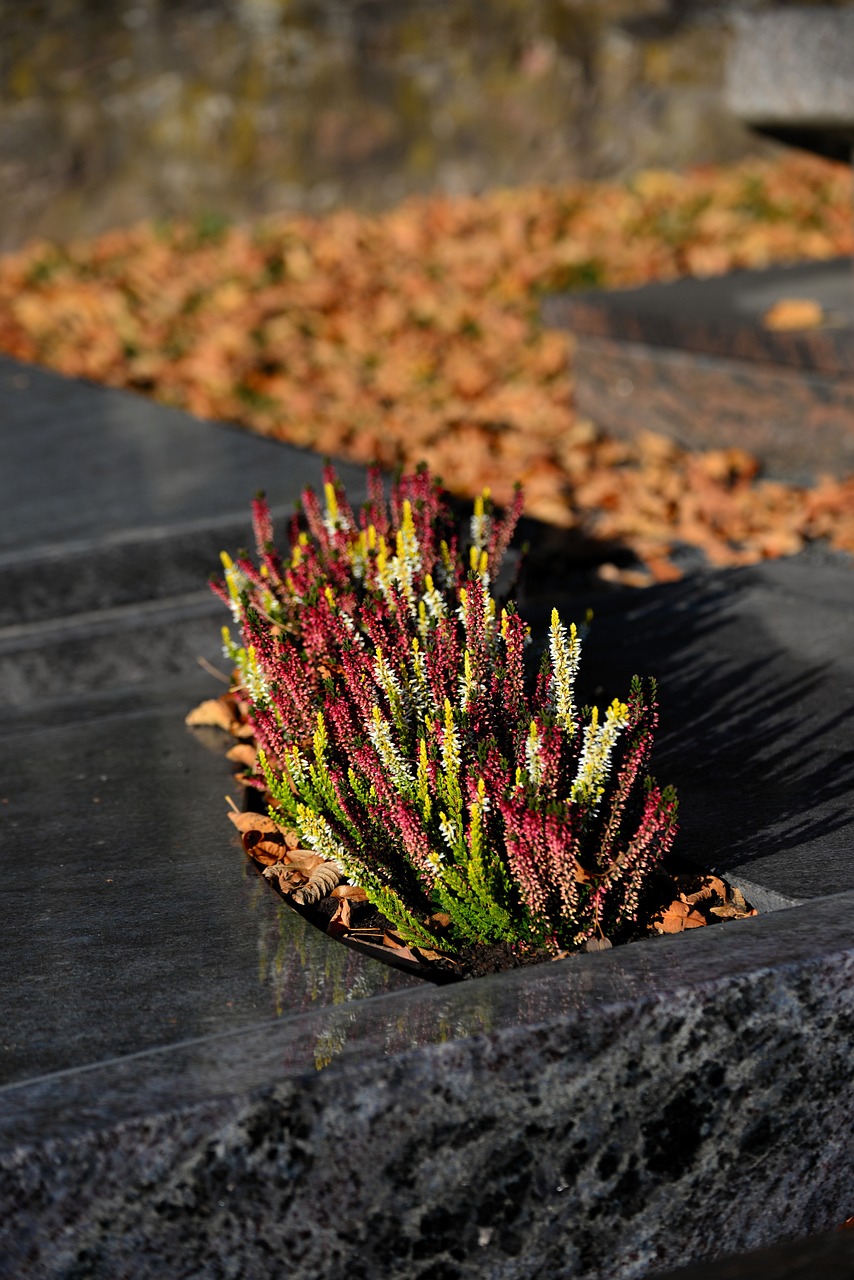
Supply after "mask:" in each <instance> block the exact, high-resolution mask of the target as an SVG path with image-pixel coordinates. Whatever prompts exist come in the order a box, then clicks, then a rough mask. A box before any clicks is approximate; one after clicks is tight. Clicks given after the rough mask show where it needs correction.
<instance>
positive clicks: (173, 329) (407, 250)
mask: <svg viewBox="0 0 854 1280" xmlns="http://www.w3.org/2000/svg"><path fill="white" fill-rule="evenodd" d="M851 250H852V219H851V174H850V170H849V169H848V168H847V167H845V166H841V165H840V166H834V165H831V164H828V163H825V162H823V161H821V160H818V159H814V158H810V157H806V156H795V155H793V156H791V157H789V158H786V159H784V160H782V161H780V162H777V163H767V162H762V163H760V162H755V161H754V162H749V163H742V164H740V165H737V166H735V167H731V168H727V169H708V170H703V171H696V172H691V173H687V174H683V175H677V174H672V173H662V172H650V173H643V174H640V175H637V176H636V177H634V178H633V179H631V180H629V181H627V182H624V183H619V184H616V183H611V184H595V183H587V184H579V183H576V184H572V185H567V186H563V187H558V188H552V189H545V188H525V189H519V190H503V191H494V192H490V193H487V194H485V195H483V196H479V197H476V198H467V199H449V198H445V197H441V196H434V197H430V198H418V199H412V200H409V201H407V202H405V203H404V204H402V205H400V206H399V207H397V208H395V209H393V210H391V211H390V212H387V213H384V214H381V215H378V216H377V215H371V216H368V215H360V214H357V213H355V212H352V211H347V210H343V211H339V212H334V213H331V214H329V215H327V216H325V217H321V218H308V217H283V218H279V219H273V220H266V221H263V222H259V223H257V224H255V225H252V226H247V227H226V226H223V227H219V228H217V227H216V226H215V225H214V224H213V223H212V222H211V220H210V219H207V220H205V222H204V223H202V224H199V225H198V226H190V225H177V224H160V223H156V224H155V223H147V224H144V225H141V226H138V227H134V228H132V229H130V230H123V231H114V232H110V233H108V234H106V235H103V236H101V237H99V238H98V239H95V240H90V241H80V242H73V243H69V244H65V245H54V244H48V243H34V244H30V245H28V246H26V247H25V248H24V249H22V250H21V251H20V252H18V253H16V254H13V255H11V256H8V257H5V258H3V259H0V349H2V350H3V351H5V352H7V353H9V354H11V355H13V356H17V357H19V358H21V359H23V360H29V361H35V362H38V363H42V364H47V365H50V366H51V367H53V368H55V369H58V370H61V371H62V372H64V373H67V374H71V375H75V376H81V377H86V378H90V379H94V380H95V381H98V382H103V383H108V384H110V385H112V386H121V387H130V388H135V389H137V390H139V391H142V392H145V393H147V394H150V395H152V396H154V397H156V398H157V399H158V400H161V401H164V402H166V403H168V404H174V405H179V406H182V407H184V408H186V409H188V410H190V411H191V412H193V413H197V414H200V415H203V416H209V417H213V418H221V419H227V420H230V421H234V422H239V423H242V424H243V425H245V426H246V427H248V428H251V429H252V430H255V431H259V432H262V433H264V434H267V435H271V436H275V437H278V438H281V439H283V440H288V441H291V442H292V443H294V444H297V445H304V446H307V447H310V448H312V449H315V450H318V451H320V452H321V453H327V454H331V455H335V456H338V457H347V458H351V459H354V460H356V461H359V462H364V461H368V460H372V459H376V460H378V461H380V462H382V463H384V464H395V463H403V464H406V465H407V466H409V467H411V466H413V465H414V464H415V463H417V462H419V461H421V460H424V461H426V462H427V463H429V465H430V467H431V469H432V470H433V471H434V472H435V473H438V474H440V475H442V476H443V477H444V479H445V482H446V484H447V485H448V486H449V487H450V488H452V489H453V490H454V491H455V492H457V493H459V494H461V495H464V496H471V495H473V494H474V493H476V492H478V491H480V490H481V489H482V488H483V486H484V485H488V486H490V487H491V488H492V491H493V494H494V495H495V497H496V499H497V500H498V501H499V502H501V501H505V500H506V498H507V497H508V496H509V494H510V491H511V489H512V485H513V483H514V482H515V481H517V480H519V481H521V482H522V484H523V485H524V487H525V492H526V506H527V510H528V511H529V512H530V513H531V514H532V515H534V516H536V517H538V518H540V519H543V520H547V521H550V522H553V523H555V524H558V525H561V526H564V527H577V528H580V529H582V530H583V531H585V532H586V533H588V534H591V535H593V536H595V537H597V538H601V539H603V540H606V541H610V542H614V543H619V544H622V545H624V546H626V547H628V548H630V549H631V550H633V551H634V552H635V553H636V555H637V557H638V558H639V559H640V560H641V561H642V562H643V563H644V565H645V566H646V568H645V570H644V571H643V572H639V571H636V573H635V576H634V579H633V581H635V582H636V583H637V584H638V585H640V584H641V583H642V582H644V581H649V580H650V578H651V577H652V578H655V579H666V578H669V577H678V576H679V570H678V568H677V566H676V565H675V564H674V562H673V560H672V559H671V552H672V550H673V548H674V546H676V545H678V544H686V543H687V544H691V545H694V546H698V547H700V548H702V550H703V551H704V552H705V554H706V556H707V557H708V559H709V560H710V561H711V563H713V564H715V565H732V564H742V563H745V562H751V561H755V560H758V559H762V558H763V557H768V556H778V555H785V554H789V553H793V552H796V551H798V550H799V549H800V548H801V547H802V546H803V545H804V544H805V543H806V542H809V541H812V540H815V539H827V541H828V542H829V543H830V545H831V546H833V547H837V548H841V549H845V550H848V551H854V479H852V478H849V479H847V480H833V479H829V478H828V479H824V480H822V481H821V482H820V483H819V484H818V485H816V486H815V487H813V488H808V489H804V488H799V487H796V486H791V485H784V484H777V483H770V482H768V481H765V480H763V479H762V478H761V476H759V474H758V467H757V464H756V463H755V461H754V460H753V459H752V458H750V457H749V456H748V455H746V454H744V453H743V452H741V451H740V450H737V449H730V450H713V451H710V452H705V453H688V452H685V451H684V450H681V449H679V448H677V447H676V446H675V445H672V444H670V443H668V442H666V441H664V440H662V439H661V438H659V437H656V436H652V435H646V436H641V437H640V438H639V439H638V440H637V441H635V442H633V443H623V442H618V441H616V440H614V439H612V438H609V437H608V436H607V435H605V434H603V433H602V432H601V431H599V430H598V429H597V428H596V426H595V425H594V424H591V423H589V422H581V421H578V420H577V419H576V417H575V415H574V412H573V407H572V398H573V388H572V372H571V368H570V367H569V364H568V360H567V340H566V337H565V335H563V334H561V333H557V332H550V331H546V330H544V329H543V327H542V324H541V322H540V319H539V305H540V299H541V297H542V295H543V294H546V293H549V292H553V291H559V290H565V289H567V288H573V287H576V286H588V285H603V286H605V285H607V286H611V285H614V286H620V285H632V284H638V283H641V282H644V281H647V280H662V279H670V278H672V277H675V276H679V275H709V274H715V273H720V272H724V271H728V270H730V269H733V268H738V267H764V266H766V265H768V264H770V263H772V262H783V261H792V260H796V259H801V258H824V257H830V256H833V255H836V254H841V253H850V252H851ZM605 572H606V574H608V573H611V574H612V575H616V576H620V573H621V570H619V569H616V568H614V567H610V568H609V567H608V566H606V568H605Z"/></svg>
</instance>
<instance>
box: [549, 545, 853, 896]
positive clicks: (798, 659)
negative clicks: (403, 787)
mask: <svg viewBox="0 0 854 1280" xmlns="http://www.w3.org/2000/svg"><path fill="white" fill-rule="evenodd" d="M587 604H589V605H590V606H591V608H592V610H593V620H592V623H591V627H590V633H589V636H588V638H587V640H586V642H585V649H584V658H583V660H582V666H581V679H580V685H579V696H580V697H581V698H582V699H585V700H586V701H588V702H590V703H593V702H598V704H599V705H600V706H601V705H603V704H604V703H606V702H608V701H610V700H611V699H612V698H613V697H615V696H621V697H622V696H624V694H625V692H626V690H627V688H628V683H629V680H630V678H631V676H632V675H633V674H636V673H637V674H643V675H650V676H653V677H654V678H655V679H656V680H657V682H658V691H659V701H660V716H661V723H660V728H659V732H658V735H657V738H656V754H655V759H654V762H653V765H654V771H655V773H656V775H657V776H658V778H659V779H660V780H662V781H666V782H673V783H674V784H675V785H676V787H677V789H678V792H679V796H680V835H679V846H678V847H679V850H680V852H681V853H682V855H683V856H685V857H686V858H688V859H689V860H693V861H696V862H697V863H698V864H699V865H701V866H703V867H704V868H708V869H713V870H716V871H718V872H720V873H721V874H723V875H725V876H726V877H727V878H728V879H729V880H730V881H732V882H733V883H734V884H737V885H738V886H739V887H740V888H741V889H742V891H743V892H744V893H745V895H746V896H747V897H748V898H749V899H750V901H751V902H752V903H753V904H754V905H755V906H756V907H757V908H758V909H759V910H774V909H776V908H777V907H782V906H790V905H792V904H793V903H795V902H800V901H804V900H806V899H810V898H816V897H821V896H823V895H825V894H828V893H839V892H843V891H845V890H848V889H852V888H854V650H852V646H851V639H850V638H851V635H852V634H854V563H852V560H851V558H850V557H849V556H847V555H844V554H842V553H840V554H834V553H830V552H826V551H823V550H822V549H820V548H817V547H816V548H813V549H811V550H809V551H807V552H805V553H804V554H802V555H799V556H794V557H791V558H788V559H782V560H776V561H768V562H766V563H764V564H760V565H755V566H751V567H749V568H744V569H735V570H724V571H715V572H699V573H694V574H691V575H689V576H688V577H686V578H685V579H683V580H682V581H681V582H677V583H670V584H667V585H663V586H658V587H652V588H649V589H647V590H644V591H642V592H634V591H626V590H624V591H618V592H614V593H613V594H609V595H605V596H600V597H598V598H594V599H591V600H590V601H584V602H578V601H575V602H573V600H572V599H571V598H566V599H564V600H561V604H560V607H561V611H562V614H565V615H566V616H567V617H572V616H573V613H574V616H575V617H577V618H579V619H581V618H583V616H584V607H585V606H586V605H587ZM543 605H544V607H540V608H537V605H536V601H534V600H531V601H529V602H528V605H527V607H526V608H525V610H524V611H525V613H526V616H529V617H530V618H531V621H532V624H534V629H535V631H536V632H538V633H539V634H541V635H542V634H543V633H544V629H545V627H546V626H547V617H548V609H549V608H550V603H547V602H543Z"/></svg>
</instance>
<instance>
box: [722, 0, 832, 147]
mask: <svg viewBox="0 0 854 1280" xmlns="http://www.w3.org/2000/svg"><path fill="white" fill-rule="evenodd" d="M734 16H735V21H734V24H733V25H734V39H733V41H732V44H731V46H730V50H729V57H728V59H727V67H726V84H725V89H724V97H725V101H726V105H727V107H728V108H729V110H730V111H732V113H733V114H734V115H735V116H737V117H738V118H739V119H740V120H742V121H743V122H744V123H745V124H749V125H751V127H752V128H754V129H756V130H758V131H759V132H761V133H764V134H766V135H767V136H768V137H772V138H776V139H778V140H779V141H781V142H787V143H789V144H790V145H793V146H799V147H805V148H806V149H807V150H810V151H816V152H818V153H819V154H820V155H826V156H830V157H832V158H833V159H834V160H843V161H847V160H850V159H851V148H852V145H854V14H852V13H851V12H850V11H846V10H845V9H844V8H837V7H830V6H829V5H810V6H809V7H807V6H805V5H802V6H792V7H789V8H787V9H784V10H783V12H780V11H779V10H778V11H776V12H770V13H742V14H737V15H734Z"/></svg>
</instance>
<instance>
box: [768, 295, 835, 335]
mask: <svg viewBox="0 0 854 1280" xmlns="http://www.w3.org/2000/svg"><path fill="white" fill-rule="evenodd" d="M823 321H824V311H823V309H822V306H821V303H820V302H817V301H816V300H815V299H814V298H780V300H779V301H778V302H775V303H774V305H773V307H769V308H768V310H767V311H766V312H765V314H764V316H763V317H762V323H763V325H764V326H765V328H766V329H777V330H786V329H815V328H817V327H818V326H819V325H820V324H822V323H823Z"/></svg>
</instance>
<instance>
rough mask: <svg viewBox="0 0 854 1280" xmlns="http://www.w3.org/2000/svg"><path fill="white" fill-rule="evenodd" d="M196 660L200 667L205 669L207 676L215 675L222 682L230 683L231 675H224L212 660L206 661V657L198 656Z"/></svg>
mask: <svg viewBox="0 0 854 1280" xmlns="http://www.w3.org/2000/svg"><path fill="white" fill-rule="evenodd" d="M196 661H197V662H198V664H199V666H200V667H202V668H203V669H204V670H205V671H207V673H208V675H209V676H216V678H217V680H222V682H223V684H231V676H227V675H225V674H224V673H223V672H222V671H220V670H219V668H218V667H215V666H214V665H213V663H212V662H208V660H207V658H202V657H198V658H197V659H196Z"/></svg>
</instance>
